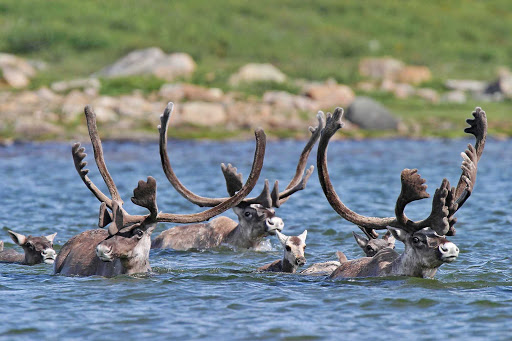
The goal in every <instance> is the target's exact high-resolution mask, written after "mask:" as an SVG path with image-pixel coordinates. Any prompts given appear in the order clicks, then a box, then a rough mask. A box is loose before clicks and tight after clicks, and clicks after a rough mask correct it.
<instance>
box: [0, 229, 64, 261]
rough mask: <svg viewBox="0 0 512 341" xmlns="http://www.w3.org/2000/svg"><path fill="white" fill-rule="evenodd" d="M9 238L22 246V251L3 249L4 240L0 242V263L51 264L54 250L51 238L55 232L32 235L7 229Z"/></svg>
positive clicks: (54, 253)
mask: <svg viewBox="0 0 512 341" xmlns="http://www.w3.org/2000/svg"><path fill="white" fill-rule="evenodd" d="M7 232H8V233H9V236H10V237H11V239H12V240H13V241H14V242H15V243H16V244H17V245H19V246H21V247H22V248H23V251H24V253H19V252H17V251H16V250H13V249H7V250H4V249H3V246H4V242H0V263H20V264H24V265H35V264H39V263H45V264H53V262H54V261H55V256H56V252H55V250H54V249H53V240H54V239H55V236H56V235H57V233H54V234H50V235H48V236H41V237H32V236H30V235H29V236H24V235H22V234H21V233H16V232H14V231H11V230H8V231H7Z"/></svg>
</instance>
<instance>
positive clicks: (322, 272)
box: [300, 227, 395, 276]
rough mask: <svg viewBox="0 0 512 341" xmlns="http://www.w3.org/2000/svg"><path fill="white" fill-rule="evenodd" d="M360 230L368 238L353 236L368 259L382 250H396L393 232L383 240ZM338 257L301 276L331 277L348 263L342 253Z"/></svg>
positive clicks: (315, 264) (316, 265) (306, 271)
mask: <svg viewBox="0 0 512 341" xmlns="http://www.w3.org/2000/svg"><path fill="white" fill-rule="evenodd" d="M360 228H361V230H362V231H363V232H364V233H365V234H366V238H365V237H363V236H361V235H359V234H357V233H355V232H352V234H353V235H354V238H355V239H356V242H357V245H359V247H360V248H361V249H362V250H363V252H364V253H365V255H366V257H373V256H375V255H376V254H377V253H378V252H379V251H380V250H382V249H386V248H389V249H394V248H395V238H394V237H393V236H392V235H391V232H389V231H388V232H386V234H385V235H384V236H383V237H382V238H381V239H378V238H377V236H375V235H374V234H372V233H369V232H367V231H366V230H365V229H364V228H362V227H360ZM336 256H337V257H338V260H337V261H335V260H332V261H327V262H322V263H314V264H312V265H311V266H310V267H308V268H307V269H305V270H302V271H301V272H300V273H301V275H312V276H328V275H330V274H331V273H332V272H333V271H334V270H336V269H337V268H338V267H339V266H340V265H341V263H342V262H346V261H347V257H345V255H344V254H343V253H342V252H340V251H337V252H336Z"/></svg>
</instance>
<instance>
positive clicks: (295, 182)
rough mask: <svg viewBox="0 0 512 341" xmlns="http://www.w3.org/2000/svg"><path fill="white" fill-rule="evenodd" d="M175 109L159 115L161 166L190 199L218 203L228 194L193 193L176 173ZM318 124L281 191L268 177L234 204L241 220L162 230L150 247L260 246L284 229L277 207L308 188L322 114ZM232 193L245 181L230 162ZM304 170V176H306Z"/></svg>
mask: <svg viewBox="0 0 512 341" xmlns="http://www.w3.org/2000/svg"><path fill="white" fill-rule="evenodd" d="M171 112H172V105H170V106H169V107H168V108H167V109H166V110H165V112H164V114H163V115H161V117H160V121H161V125H160V126H159V127H158V129H159V132H160V159H161V162H162V168H163V170H164V173H165V175H166V176H167V179H168V180H169V182H170V183H171V184H172V185H173V186H174V188H175V189H176V190H177V191H178V192H179V193H180V194H181V195H182V196H183V197H184V198H186V199H187V200H189V201H190V202H192V203H194V204H196V205H198V206H201V207H204V206H215V205H218V204H219V203H220V202H223V201H225V200H227V198H206V197H202V196H199V195H196V194H194V193H193V192H191V191H190V190H189V189H187V188H186V187H185V186H184V185H183V184H182V183H181V182H180V180H179V179H178V177H177V176H176V174H175V173H174V171H173V169H172V167H171V163H170V160H169V156H168V152H167V126H168V124H169V118H170V115H171ZM317 118H318V126H317V127H315V128H313V127H310V128H309V130H310V131H311V133H312V135H311V138H310V139H309V141H308V143H307V144H306V146H305V147H304V149H303V151H302V153H301V155H300V157H299V162H298V165H297V168H296V171H295V175H294V177H293V179H292V180H291V181H290V183H289V184H288V185H287V186H286V188H285V190H284V191H282V192H279V188H278V182H277V181H276V182H275V183H274V187H273V190H272V192H270V189H269V184H268V181H265V186H264V188H263V191H262V192H261V194H260V195H259V196H258V197H255V198H245V199H244V200H242V201H241V202H240V203H239V204H238V205H236V206H234V207H233V210H234V212H235V214H236V215H237V217H238V222H236V221H234V220H232V219H230V218H228V217H218V218H216V219H213V220H212V221H210V222H208V223H201V224H194V225H182V226H175V227H172V228H170V229H168V230H166V231H163V232H162V233H161V234H160V235H158V236H157V237H156V238H155V239H154V240H153V242H152V245H151V248H153V249H161V248H172V249H175V250H187V249H192V248H194V249H209V248H214V247H217V246H219V245H221V244H228V245H231V246H234V247H235V248H243V249H248V248H258V247H259V246H260V243H261V242H262V241H263V238H264V237H266V236H268V235H274V234H276V232H277V231H282V229H283V226H284V223H283V221H282V219H281V218H279V217H277V216H276V215H275V211H274V208H278V207H280V206H281V205H282V204H283V203H284V202H285V201H287V200H288V199H289V197H290V196H291V195H292V194H293V193H295V192H297V191H300V190H302V189H304V188H305V186H306V182H307V181H308V179H309V177H310V176H311V174H312V173H313V170H314V166H311V167H310V168H309V169H308V170H307V171H306V172H305V174H304V171H305V169H306V163H307V160H308V156H309V153H310V152H311V149H313V146H314V145H315V143H316V141H317V140H318V138H319V137H320V132H321V130H322V128H323V126H324V124H325V122H324V119H323V117H322V116H321V115H318V116H317ZM221 168H222V172H223V174H224V177H225V180H226V185H227V191H228V193H229V195H231V196H232V195H233V194H234V193H236V192H237V191H238V190H239V188H240V186H241V184H242V175H241V174H240V173H237V169H236V168H235V167H233V166H231V165H230V164H228V165H227V166H225V165H224V164H222V165H221ZM303 174H304V176H303Z"/></svg>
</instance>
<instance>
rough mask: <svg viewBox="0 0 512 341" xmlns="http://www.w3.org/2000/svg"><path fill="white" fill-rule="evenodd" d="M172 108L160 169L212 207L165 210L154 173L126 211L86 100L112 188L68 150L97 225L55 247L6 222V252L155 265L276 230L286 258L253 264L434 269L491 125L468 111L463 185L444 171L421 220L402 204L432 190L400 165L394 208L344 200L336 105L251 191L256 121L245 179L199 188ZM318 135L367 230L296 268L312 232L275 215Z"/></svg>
mask: <svg viewBox="0 0 512 341" xmlns="http://www.w3.org/2000/svg"><path fill="white" fill-rule="evenodd" d="M172 111H173V104H172V103H169V104H168V105H167V107H166V108H165V111H164V113H163V115H161V117H160V121H161V124H160V126H159V127H158V130H159V133H160V135H159V137H160V138H159V150H160V159H161V163H162V168H163V171H164V173H165V175H166V177H167V179H168V180H169V182H170V184H171V185H172V186H173V187H174V189H175V190H176V191H177V192H178V193H179V194H180V195H181V196H183V197H184V198H185V199H186V200H188V201H190V202H191V203H193V204H195V205H198V206H199V207H204V208H206V209H204V210H203V211H201V212H199V213H193V214H180V213H171V212H172V211H175V210H172V209H168V210H169V211H171V212H169V213H166V212H164V211H160V210H159V208H158V205H157V191H156V188H157V185H156V180H155V178H153V177H152V176H148V177H147V179H146V180H140V181H139V182H138V184H137V185H136V187H135V189H134V190H133V196H132V197H131V201H132V202H133V203H134V204H135V205H137V206H140V207H143V208H144V209H145V212H147V213H146V214H144V215H136V214H130V213H128V212H127V211H126V210H125V209H124V208H123V203H124V201H123V199H122V198H121V196H120V194H119V191H118V189H117V187H116V184H115V182H114V180H113V178H112V176H111V175H110V173H109V171H108V169H107V165H106V163H105V159H104V155H103V148H102V143H101V140H100V137H99V134H98V129H97V126H96V115H95V113H94V110H93V109H92V108H91V107H90V106H87V107H85V110H84V113H85V118H86V122H87V128H88V131H89V136H90V139H91V143H92V149H93V153H94V160H95V163H96V166H97V168H98V170H99V173H100V175H101V176H102V178H103V180H104V182H105V185H106V188H107V189H108V194H105V193H103V192H102V191H101V190H100V189H99V188H98V187H97V186H96V185H95V184H94V183H93V182H92V181H91V179H90V178H89V177H88V175H87V174H88V172H89V170H88V169H86V168H85V167H86V165H87V162H86V161H84V159H85V157H86V156H87V154H85V148H84V147H82V146H81V145H80V143H76V144H74V145H73V146H72V148H71V151H72V156H73V161H74V165H75V168H76V171H77V172H78V175H79V176H80V178H81V179H82V181H83V183H84V184H85V186H86V187H87V188H88V189H89V190H90V191H91V193H92V194H93V195H94V196H95V197H96V198H97V199H98V201H99V202H100V205H99V223H98V225H99V228H97V229H92V230H88V231H84V232H82V233H80V234H78V235H76V236H74V237H72V238H71V239H69V240H68V241H67V242H66V243H65V244H64V245H63V246H62V247H61V248H60V251H59V252H58V253H57V252H56V251H55V250H54V249H53V240H54V238H55V235H56V233H54V234H51V235H48V236H39V237H33V236H30V235H29V236H25V235H23V234H21V233H17V232H14V231H11V230H9V231H8V233H9V236H10V237H11V239H12V240H13V241H14V243H15V244H17V245H19V246H21V247H22V248H23V251H24V253H19V252H17V251H15V250H14V249H6V250H4V245H3V242H0V262H4V263H19V264H24V265H34V264H38V263H46V264H53V267H54V273H55V274H60V275H66V276H93V275H96V276H105V277H112V276H116V275H120V274H128V275H130V274H137V273H147V272H150V271H151V266H150V264H149V255H150V250H151V249H162V248H170V249H174V250H190V249H196V250H197V249H199V250H205V249H211V248H217V247H219V246H223V245H229V246H230V247H231V248H232V249H233V250H234V251H236V250H240V249H256V250H257V249H259V248H260V246H261V244H262V242H263V241H264V240H265V238H267V239H268V238H269V237H270V236H276V237H277V240H278V241H279V243H280V244H281V246H282V248H283V251H284V254H283V258H282V259H278V260H276V261H274V262H272V263H269V264H266V265H263V266H261V267H259V268H257V269H255V271H256V272H279V273H297V274H298V275H304V276H325V277H327V278H330V279H342V278H351V277H381V276H414V277H422V278H432V277H434V275H435V273H436V271H437V269H438V268H439V267H440V266H441V265H442V264H443V263H450V262H453V261H454V260H456V259H457V256H458V254H459V249H458V248H457V246H456V245H455V244H454V243H453V242H450V241H448V240H447V239H446V237H447V236H453V235H454V234H455V227H454V225H455V223H456V218H455V216H454V215H455V213H456V212H457V211H458V210H459V209H460V208H461V207H462V206H463V205H464V203H465V202H466V200H467V199H468V198H469V196H470V195H471V193H472V192H473V187H474V185H475V181H476V175H477V166H478V162H479V160H480V157H481V156H482V152H483V150H484V146H485V140H486V134H487V118H486V114H485V112H484V111H483V110H481V109H480V108H476V109H475V111H474V112H473V118H472V119H468V120H467V122H468V124H469V125H470V126H469V127H468V128H466V129H465V132H467V133H469V134H472V135H474V137H475V139H476V141H475V144H474V145H472V144H469V145H468V147H467V149H466V150H465V151H464V152H463V153H461V155H462V166H461V169H462V173H461V176H460V179H459V180H458V182H457V185H456V186H455V187H451V186H450V183H449V182H448V180H447V179H443V181H442V183H441V185H440V186H439V188H437V189H436V190H435V193H434V195H433V197H432V209H431V211H430V213H429V214H428V216H427V218H425V219H423V220H419V221H414V220H411V219H410V218H408V217H407V216H406V215H405V212H404V211H405V207H406V206H407V204H409V203H411V202H413V201H415V200H420V199H425V198H428V197H429V194H428V193H427V192H426V185H425V180H424V179H423V178H421V176H420V175H419V174H418V171H417V170H416V169H404V170H403V171H402V173H401V191H400V193H399V195H398V198H397V200H396V203H395V207H394V208H395V216H394V217H367V216H364V215H361V214H358V213H356V212H354V211H352V210H351V209H350V208H348V207H347V206H346V205H345V204H344V203H343V202H342V200H341V198H340V196H339V195H338V193H337V192H336V190H335V189H334V186H333V184H332V183H331V179H330V176H329V171H328V167H327V146H328V144H329V141H330V139H331V138H332V136H333V135H334V134H335V133H336V132H337V131H338V130H339V129H340V128H342V127H343V123H342V122H341V118H342V116H343V109H341V108H336V110H335V111H334V112H333V114H327V117H325V116H324V114H323V113H322V112H319V113H318V115H317V119H318V126H317V127H314V128H313V127H310V128H309V130H310V132H311V137H310V138H309V140H308V141H307V143H306V146H305V147H304V149H303V151H302V153H301V154H300V156H299V157H298V159H299V160H298V163H297V168H296V171H295V175H294V177H293V178H292V180H291V181H290V182H289V183H288V184H287V185H286V187H285V188H284V190H280V189H279V185H278V182H277V181H275V182H274V185H273V186H272V188H271V186H270V185H269V181H268V180H265V183H264V186H263V189H262V191H261V193H260V194H259V195H258V196H256V197H249V194H250V193H251V191H252V190H253V189H254V187H255V186H256V183H257V181H258V179H259V176H260V173H261V170H262V167H263V160H264V157H265V147H266V136H265V133H264V131H263V130H261V129H257V130H256V131H255V143H256V147H255V152H254V159H253V162H252V167H251V171H250V174H249V176H248V177H247V180H246V182H245V183H244V181H243V178H242V175H241V174H240V173H238V171H237V168H235V167H233V166H232V165H231V164H228V165H225V164H221V170H222V173H223V175H224V178H225V181H226V189H227V194H228V195H227V196H225V197H220V198H210V197H203V196H200V195H198V194H195V193H193V192H192V191H191V190H189V189H188V188H186V187H185V186H184V185H183V183H182V182H181V181H180V180H179V179H178V177H177V176H176V174H175V173H174V171H173V168H172V166H171V157H170V156H169V152H168V149H167V144H168V143H167V142H168V141H167V131H168V126H169V120H170V116H171V114H172ZM317 142H318V150H317V172H318V178H319V181H320V184H321V187H322V190H323V193H324V195H325V198H326V199H327V202H328V203H329V204H330V205H331V207H332V208H333V210H334V211H335V212H336V213H337V214H339V215H340V216H341V218H343V219H345V220H347V221H349V222H351V223H353V224H354V225H355V226H357V227H358V228H359V229H361V231H362V232H363V233H364V236H362V235H359V234H357V233H355V232H353V234H354V238H355V240H356V243H357V245H359V247H361V249H362V251H363V252H364V255H365V256H364V257H362V258H358V259H350V260H349V259H347V257H346V256H345V254H344V253H343V252H340V251H337V252H336V255H337V258H338V259H337V260H329V261H325V262H322V263H315V264H312V265H310V266H309V267H307V268H306V269H304V270H302V271H299V272H297V271H298V269H299V267H301V266H303V265H305V264H306V257H305V249H306V236H307V233H308V232H307V230H305V231H304V232H302V233H301V234H299V235H296V236H288V235H286V234H285V233H284V232H283V228H284V222H283V220H282V219H281V218H280V217H278V216H277V215H276V209H278V208H279V207H280V206H281V205H282V204H283V203H284V202H286V201H287V200H288V199H290V197H291V195H292V194H294V193H295V192H298V191H301V190H304V189H305V187H306V183H307V181H308V179H309V177H310V176H311V175H312V173H313V172H314V166H310V167H309V168H307V162H308V157H309V154H310V152H311V151H312V149H313V147H314V146H315V144H316V143H317ZM346 162H350V160H346ZM306 168H307V169H306ZM370 186H371V184H370ZM80 195H81V194H80ZM326 204H327V203H326ZM230 208H232V209H233V211H234V213H235V214H236V216H237V221H234V220H232V219H230V218H228V217H225V216H219V215H221V214H222V213H224V212H225V211H227V210H229V209H230ZM164 210H165V209H164ZM212 218H213V219H212ZM210 219H211V220H210ZM158 223H179V224H181V225H178V226H174V227H171V228H169V229H167V230H165V231H163V232H162V233H160V234H159V235H158V236H156V237H155V238H153V239H152V238H151V235H152V232H153V231H154V230H155V228H156V227H157V224H158ZM377 230H386V233H385V234H384V235H383V237H382V238H378V237H379V235H378V233H377V232H376V231H377ZM396 241H399V242H401V243H403V244H404V249H403V251H402V253H399V252H397V251H395V242H396ZM205 257H206V256H205Z"/></svg>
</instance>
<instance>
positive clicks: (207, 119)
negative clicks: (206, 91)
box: [177, 102, 227, 126]
mask: <svg viewBox="0 0 512 341" xmlns="http://www.w3.org/2000/svg"><path fill="white" fill-rule="evenodd" d="M177 112H178V115H179V121H180V123H185V124H193V125H197V126H215V125H221V124H225V123H226V120H227V113H226V110H225V109H224V106H223V105H222V104H219V103H208V102H187V103H182V104H179V105H177Z"/></svg>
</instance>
